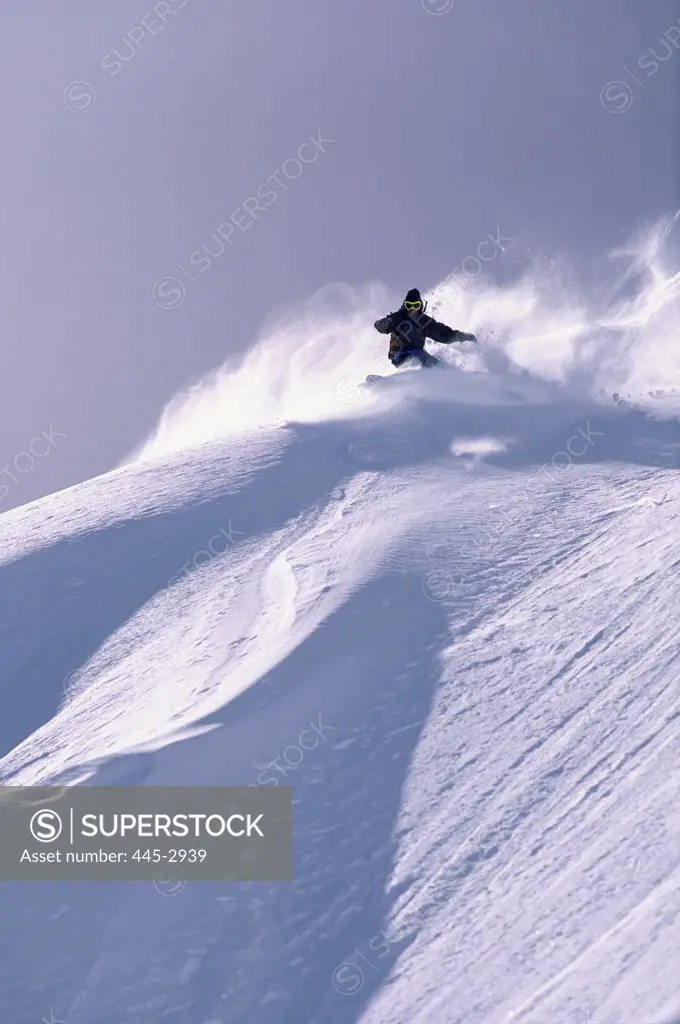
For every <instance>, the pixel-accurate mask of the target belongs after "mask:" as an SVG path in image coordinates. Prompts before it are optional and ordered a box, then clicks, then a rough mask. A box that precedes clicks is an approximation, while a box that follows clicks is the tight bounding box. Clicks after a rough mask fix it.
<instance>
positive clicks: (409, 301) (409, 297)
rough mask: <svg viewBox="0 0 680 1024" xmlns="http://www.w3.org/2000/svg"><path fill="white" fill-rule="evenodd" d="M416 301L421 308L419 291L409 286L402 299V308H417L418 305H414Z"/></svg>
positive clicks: (421, 302) (421, 300) (421, 301)
mask: <svg viewBox="0 0 680 1024" xmlns="http://www.w3.org/2000/svg"><path fill="white" fill-rule="evenodd" d="M416 302H419V303H420V308H421V309H422V308H423V299H422V296H421V294H420V292H419V291H418V289H417V288H409V290H408V291H407V292H406V298H405V299H404V308H405V309H414V308H416V309H417V308H418V307H417V306H416V305H415V303H416Z"/></svg>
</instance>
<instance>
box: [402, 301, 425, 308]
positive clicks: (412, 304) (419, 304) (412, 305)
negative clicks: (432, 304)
mask: <svg viewBox="0 0 680 1024" xmlns="http://www.w3.org/2000/svg"><path fill="white" fill-rule="evenodd" d="M422 306H423V304H422V302H405V303H404V309H422Z"/></svg>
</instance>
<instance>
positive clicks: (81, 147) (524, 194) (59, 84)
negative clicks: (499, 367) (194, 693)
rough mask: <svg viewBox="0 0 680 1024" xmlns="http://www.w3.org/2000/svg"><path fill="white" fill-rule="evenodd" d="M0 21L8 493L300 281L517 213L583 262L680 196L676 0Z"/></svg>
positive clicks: (400, 2) (352, 275) (65, 15)
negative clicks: (48, 437) (219, 233)
mask: <svg viewBox="0 0 680 1024" xmlns="http://www.w3.org/2000/svg"><path fill="white" fill-rule="evenodd" d="M664 33H667V37H666V38H667V39H668V40H670V41H669V42H665V43H664V42H663V41H662V37H663V36H664ZM0 46H1V47H2V51H3V52H2V61H1V63H0V67H1V71H0V75H1V77H2V86H3V88H2V97H3V100H2V103H3V114H4V118H3V121H4V124H3V149H2V160H1V161H0V181H1V184H2V222H3V229H4V230H3V240H4V250H5V271H4V273H3V274H2V276H1V278H0V299H1V302H2V309H3V334H2V339H3V344H2V356H3V364H4V375H3V376H4V388H3V399H4V400H3V402H2V406H1V407H0V417H1V424H0V425H1V430H0V467H5V468H4V469H2V472H1V474H0V510H5V509H7V508H10V507H12V506H13V505H17V504H23V503H24V502H26V501H28V500H31V499H33V498H35V497H38V496H40V495H42V494H44V493H47V492H49V491H52V490H56V489H58V488H60V487H63V486H67V485H69V484H71V483H74V482H77V481H78V480H81V479H84V478H86V477H90V476H92V475H95V474H97V473H100V472H104V471H106V470H107V469H109V468H111V467H112V466H113V465H115V464H116V463H117V462H118V461H119V460H120V459H121V458H122V457H123V456H124V455H125V454H127V453H128V452H129V451H130V449H131V448H133V447H134V446H135V445H136V444H137V443H138V442H139V441H141V440H142V439H143V438H144V437H145V436H146V434H147V433H148V432H149V431H150V430H151V429H152V427H153V425H154V424H155V422H156V420H157V417H158V415H159V412H160V411H161V409H162V407H163V405H164V404H165V402H166V401H167V400H168V399H169V398H170V397H171V396H172V395H173V394H174V393H175V392H176V391H177V390H178V389H179V388H181V387H182V386H184V385H186V384H188V383H190V382H191V381H195V380H196V379H197V378H199V377H200V376H201V375H202V374H203V373H205V372H206V371H207V370H209V369H211V368H213V367H215V366H217V365H219V363H221V362H222V360H223V358H224V356H225V355H226V354H227V353H230V352H235V351H239V350H242V349H244V348H245V347H247V346H248V344H249V342H250V341H251V339H252V337H253V335H254V334H255V332H256V331H257V329H258V327H259V326H260V324H261V323H262V320H263V319H264V317H265V316H267V314H268V313H270V312H271V310H272V309H274V308H276V307H278V306H280V305H281V303H288V302H291V301H292V302H295V301H297V300H302V299H304V298H306V297H308V296H309V295H310V294H311V293H313V292H314V291H315V290H316V289H317V288H319V287H320V286H322V285H324V284H327V283H329V282H333V281H338V280H342V281H346V282H348V283H350V284H354V285H362V284H364V283H365V282H367V281H370V280H382V281H385V282H386V283H387V284H388V285H389V286H390V287H392V288H394V289H395V290H398V291H399V292H401V291H402V290H405V289H406V288H408V287H411V286H419V287H421V288H423V289H427V288H428V287H431V286H432V285H434V284H435V283H436V282H437V281H439V280H441V279H442V278H443V277H445V276H446V275H447V274H448V273H450V272H451V271H452V270H453V269H454V268H455V267H456V266H457V265H459V264H460V263H461V261H462V260H463V259H465V258H466V257H467V256H474V254H475V251H476V249H477V246H478V245H479V244H480V242H482V241H483V240H484V239H487V238H488V237H489V235H490V234H491V235H494V234H496V233H497V231H498V229H500V231H501V232H502V235H503V237H505V238H507V237H510V238H513V239H514V240H515V242H514V245H515V252H516V254H517V255H518V257H519V258H521V257H522V256H523V255H526V254H531V253H534V254H535V253H544V254H546V255H548V256H551V255H558V254H560V253H565V252H566V253H567V254H569V255H570V256H571V257H572V258H573V259H574V260H576V261H583V263H584V264H585V263H586V261H588V260H592V258H593V256H596V255H597V254H598V253H604V252H605V251H606V250H607V249H608V248H610V247H611V246H614V245H616V244H618V243H620V242H621V241H622V240H624V238H625V237H626V236H627V235H628V233H629V231H630V230H631V229H635V228H637V227H639V226H640V225H641V224H643V223H645V222H646V221H648V220H649V219H655V218H656V217H657V216H659V215H660V214H663V213H666V212H669V211H672V210H674V209H675V208H676V207H677V206H679V205H680V203H679V202H678V193H679V192H680V179H679V177H678V160H677V156H678V147H677V136H678V133H679V131H680V129H679V128H678V118H677V113H678V110H677V102H676V95H677V92H676V90H677V82H678V72H679V69H680V3H678V2H676V0H285V2H284V0H249V2H248V3H245V2H239V3H235V2H229V0H161V2H155V3H154V2H151V0H116V3H113V4H104V3H93V2H92V0H69V3H68V4H52V3H49V4H48V3H46V2H40V3H37V2H35V0H3V3H2V9H1V13H0ZM676 46H677V49H676ZM661 58H663V63H662V62H661ZM610 83H613V84H610ZM310 138H311V139H316V142H313V141H311V142H310ZM286 161H288V162H287V163H286ZM302 161H306V162H302ZM249 197H252V199H251V201H250V203H248V202H247V201H248V200H249ZM248 209H250V212H248ZM220 225H222V231H223V233H224V234H225V235H226V236H227V237H228V239H229V241H228V242H226V243H225V242H221V243H219V244H218V241H216V240H215V238H212V237H211V236H212V235H213V233H216V232H217V229H218V228H219V227H220ZM217 237H218V239H219V236H217ZM202 245H205V246H207V247H208V248H209V251H210V252H211V253H212V254H213V255H211V256H208V255H207V254H206V251H205V250H202V249H201V246H202ZM221 247H223V251H222V252H220V248H221ZM485 251H486V252H490V251H491V250H489V249H487V250H485ZM192 254H193V256H192ZM178 264H179V265H180V266H178ZM509 266H510V263H509V262H508V263H505V264H503V263H502V261H496V262H494V263H493V264H489V267H490V271H492V272H494V273H501V274H502V273H504V272H506V271H507V270H508V268H509ZM187 272H188V274H190V275H191V276H192V277H193V278H194V280H193V281H192V280H191V278H190V277H189V276H187ZM170 277H172V278H176V279H177V280H179V281H181V282H182V286H183V288H184V292H182V291H181V290H180V289H179V286H178V284H177V283H176V282H173V281H167V280H165V279H166V278H170ZM158 281H161V283H160V284H159V285H157V287H156V292H155V298H154V285H155V283H156V282H158ZM182 296H183V297H182ZM179 299H182V301H181V302H179V304H178V305H176V306H174V304H175V303H176V302H178V300H179ZM164 306H165V307H173V306H174V308H163V307H164ZM454 326H455V325H454ZM50 430H52V431H53V435H52V440H51V441H50V442H48V441H46V440H45V439H44V437H42V435H41V432H42V431H44V432H45V433H47V434H49V432H50ZM61 435H64V436H61ZM36 438H40V440H35V439H36ZM42 453H45V454H42Z"/></svg>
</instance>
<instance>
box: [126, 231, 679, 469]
mask: <svg viewBox="0 0 680 1024" xmlns="http://www.w3.org/2000/svg"><path fill="white" fill-rule="evenodd" d="M679 219H680V212H679V213H678V214H676V215H675V216H674V217H673V218H671V219H670V220H668V221H666V222H664V223H659V224H657V225H655V226H653V227H652V228H649V229H647V230H646V231H645V232H644V233H642V234H641V235H640V236H639V237H638V238H637V239H633V240H632V241H631V242H629V243H628V244H627V245H626V246H625V247H622V248H620V249H617V250H615V251H613V252H611V253H609V254H608V256H607V258H606V259H605V260H601V261H600V264H599V265H598V267H597V268H596V270H597V278H598V283H597V288H596V290H593V289H592V288H591V289H590V290H589V291H588V290H586V289H585V287H584V286H583V285H579V283H578V281H577V276H576V275H575V274H573V273H570V272H569V271H568V270H567V269H566V267H565V265H564V264H563V263H560V262H559V261H546V260H539V259H536V260H534V261H533V262H532V263H531V265H530V267H529V269H528V270H527V271H526V273H525V274H524V276H523V277H522V278H521V280H519V281H517V282H515V283H513V284H509V285H505V286H499V285H496V284H494V283H493V282H491V281H489V280H488V279H484V277H483V276H480V277H476V278H472V277H470V276H466V275H465V274H462V273H457V274H455V275H454V276H452V277H449V278H447V279H445V280H444V281H443V282H442V283H440V284H439V285H437V286H436V287H435V288H434V289H432V290H431V291H430V292H429V293H427V295H426V297H427V299H428V300H429V308H428V312H430V313H431V314H432V315H433V316H435V317H437V318H438V319H441V320H443V321H444V322H445V323H449V324H450V325H451V326H453V327H458V328H460V329H462V330H471V331H474V332H475V333H477V334H478V336H479V338H480V341H481V342H482V344H481V345H480V347H479V349H475V350H470V349H471V347H470V346H464V347H463V348H460V349H459V348H458V347H457V346H455V347H453V346H452V347H451V348H447V349H443V348H440V347H438V346H437V350H438V351H437V354H438V355H441V356H442V357H443V358H444V359H445V360H446V361H447V362H450V363H451V364H452V365H454V366H459V367H462V368H464V369H466V370H484V371H492V372H495V373H496V374H499V373H502V374H517V373H522V372H523V373H524V374H525V375H526V374H529V375H531V376H533V377H535V378H538V379H540V380H544V381H551V382H557V383H564V384H569V385H572V386H577V387H579V388H581V389H582V390H584V391H585V392H587V393H589V394H591V395H593V396H596V395H597V394H598V393H606V394H607V395H611V394H612V393H613V392H620V393H621V394H622V395H623V396H624V397H625V396H631V397H633V399H634V400H636V401H638V402H643V403H644V402H645V400H646V401H650V399H649V398H648V394H649V392H650V391H651V390H658V389H660V390H663V391H664V392H665V393H666V395H668V394H669V393H670V394H671V395H673V393H674V392H675V391H676V389H677V392H678V394H677V397H676V400H675V401H669V402H666V403H665V404H664V408H666V409H668V410H669V411H671V409H672V410H673V411H674V412H677V411H679V410H680V345H679V344H678V341H680V339H679V338H678V332H679V328H678V322H679V320H680V269H679V268H680V246H679V245H678V239H679V237H680V229H679V228H678V221H679ZM415 276H416V277H417V275H415ZM414 283H415V284H418V283H419V282H417V281H415V280H414V281H408V282H405V286H406V285H407V286H409V287H410V286H411V285H413V284H414ZM401 298H402V295H396V294H393V293H390V292H389V290H388V289H387V288H386V287H385V286H383V285H380V284H370V285H367V286H365V287H363V288H352V287H350V286H349V285H346V284H335V285H329V286H328V287H325V288H323V289H321V290H320V291H319V292H317V293H316V294H315V295H313V296H312V297H311V298H310V299H309V300H308V301H307V302H306V303H304V305H303V306H302V308H294V309H293V308H290V309H283V310H279V311H277V312H275V313H274V314H273V315H272V316H271V317H270V318H269V321H268V322H267V323H265V325H264V326H263V328H262V330H261V332H260V334H259V336H258V338H256V339H255V341H254V343H253V345H252V346H251V348H250V349H249V350H248V351H247V352H246V353H245V355H242V356H239V357H237V358H233V359H230V360H228V361H227V362H226V363H225V364H224V365H223V366H222V367H220V369H218V370H217V371H215V372H214V373H213V374H211V375H210V376H209V377H207V378H205V379H204V380H202V381H201V382H199V383H198V384H196V385H195V386H193V387H191V388H189V389H188V390H187V391H185V392H183V393H181V394H179V395H177V396H176V397H175V398H174V399H173V400H172V401H171V402H170V403H169V405H168V406H167V407H166V409H165V410H164V412H163V414H162V417H161V420H160V423H159V425H158V427H157V429H156V431H155V433H154V435H153V436H152V437H151V438H150V439H149V440H148V441H147V442H146V443H145V444H144V445H143V446H142V447H141V449H140V451H139V452H138V453H137V457H138V458H141V459H144V460H146V459H153V458H156V457H162V456H164V455H165V454H168V453H170V452H174V451H180V450H183V449H190V448H195V447H197V446H199V445H201V444H204V443H208V442H210V441H214V440H217V439H220V438H225V437H230V436H234V435H239V434H245V433H248V432H250V431H252V430H256V429H257V428H258V427H259V426H262V425H266V424H272V423H281V422H286V421H297V422H314V421H319V420H325V419H332V418H337V417H339V416H350V415H358V414H365V413H366V412H367V410H368V409H369V408H370V407H371V406H372V405H373V404H375V403H376V397H375V395H374V394H370V393H369V392H367V391H366V390H362V389H360V388H359V384H360V383H361V382H362V381H363V379H364V377H365V376H366V374H367V373H380V374H388V373H390V372H392V371H391V368H390V366H389V363H388V362H387V359H386V347H387V346H386V339H385V338H383V337H381V336H379V335H378V334H376V332H375V331H374V329H373V322H374V320H375V319H376V318H377V317H379V316H382V315H384V314H385V313H387V312H388V311H389V310H392V309H394V308H396V306H398V305H399V303H400V302H401ZM414 383H415V382H414ZM432 388H433V390H436V392H437V393H438V394H437V397H441V387H440V386H436V385H435V381H434V379H432ZM390 390H391V391H393V392H394V391H395V389H390ZM411 390H412V391H413V390H416V389H413V388H412V389H411ZM424 390H426V384H425V380H424V379H423V381H422V382H419V384H418V388H417V391H418V392H419V393H420V392H423V391H424ZM454 390H455V391H457V392H458V393H460V391H459V389H458V388H456V389H454ZM391 397H392V400H395V399H396V398H398V395H396V392H395V393H394V394H393V395H392V396H391ZM653 404H654V405H655V406H657V407H658V405H659V403H658V402H656V403H653Z"/></svg>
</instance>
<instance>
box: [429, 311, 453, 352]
mask: <svg viewBox="0 0 680 1024" xmlns="http://www.w3.org/2000/svg"><path fill="white" fill-rule="evenodd" d="M428 320H429V323H427V324H426V325H425V337H427V338H431V339H432V341H439V342H441V343H442V344H443V345H448V343H449V342H450V341H453V340H454V335H455V334H456V333H457V332H456V331H454V330H452V329H451V328H450V327H447V325H446V324H440V323H438V322H437V321H436V320H433V319H432V317H428Z"/></svg>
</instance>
